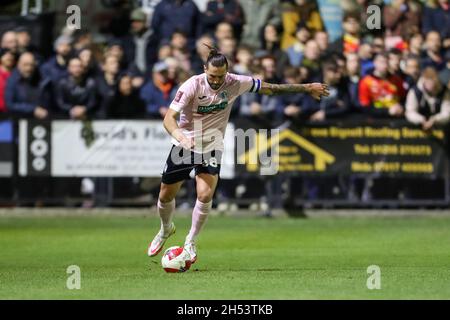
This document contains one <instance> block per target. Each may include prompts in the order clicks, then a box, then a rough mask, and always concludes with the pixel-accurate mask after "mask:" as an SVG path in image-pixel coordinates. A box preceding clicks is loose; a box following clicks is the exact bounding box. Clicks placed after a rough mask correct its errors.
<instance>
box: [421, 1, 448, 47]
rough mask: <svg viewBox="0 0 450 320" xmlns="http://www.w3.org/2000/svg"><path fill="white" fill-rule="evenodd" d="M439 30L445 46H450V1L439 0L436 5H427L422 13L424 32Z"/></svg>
mask: <svg viewBox="0 0 450 320" xmlns="http://www.w3.org/2000/svg"><path fill="white" fill-rule="evenodd" d="M430 31H437V32H439V34H440V36H441V38H442V39H443V42H444V48H446V49H449V48H450V1H449V0H438V1H437V5H436V6H435V7H430V6H425V8H424V10H423V15H422V33H424V34H427V33H428V32H430Z"/></svg>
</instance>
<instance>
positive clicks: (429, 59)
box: [420, 31, 445, 71]
mask: <svg viewBox="0 0 450 320" xmlns="http://www.w3.org/2000/svg"><path fill="white" fill-rule="evenodd" d="M420 64H421V69H422V70H423V69H425V68H426V67H433V68H435V69H436V70H438V71H440V70H443V69H444V68H445V60H444V50H443V49H442V42H441V36H440V34H439V32H437V31H430V32H428V33H427V35H426V37H425V51H424V52H423V54H422V57H421V63H420Z"/></svg>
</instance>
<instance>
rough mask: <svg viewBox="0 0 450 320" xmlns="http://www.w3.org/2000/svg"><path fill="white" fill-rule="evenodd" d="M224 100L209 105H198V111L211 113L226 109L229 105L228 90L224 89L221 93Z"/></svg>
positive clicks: (220, 95)
mask: <svg viewBox="0 0 450 320" xmlns="http://www.w3.org/2000/svg"><path fill="white" fill-rule="evenodd" d="M219 97H220V98H221V99H222V102H220V103H218V104H211V105H209V106H198V110H197V112H198V113H211V112H214V111H220V110H224V109H226V107H227V106H228V92H226V91H224V92H221V93H220V94H219Z"/></svg>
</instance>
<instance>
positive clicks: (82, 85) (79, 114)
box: [56, 58, 97, 120]
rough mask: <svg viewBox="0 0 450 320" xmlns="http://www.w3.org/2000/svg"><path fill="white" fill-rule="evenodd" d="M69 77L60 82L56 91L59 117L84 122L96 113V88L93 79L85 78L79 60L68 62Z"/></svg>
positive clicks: (74, 59)
mask: <svg viewBox="0 0 450 320" xmlns="http://www.w3.org/2000/svg"><path fill="white" fill-rule="evenodd" d="M68 71H69V76H68V77H66V78H63V79H61V80H60V82H59V84H58V86H57V91H56V103H57V108H58V113H59V115H61V116H63V117H64V118H70V119H74V120H84V119H86V117H87V116H88V115H89V114H92V113H93V112H95V111H96V106H97V88H96V83H95V81H94V79H92V78H89V77H86V76H85V70H84V67H83V63H82V62H81V60H80V59H79V58H73V59H71V60H70V61H69V66H68Z"/></svg>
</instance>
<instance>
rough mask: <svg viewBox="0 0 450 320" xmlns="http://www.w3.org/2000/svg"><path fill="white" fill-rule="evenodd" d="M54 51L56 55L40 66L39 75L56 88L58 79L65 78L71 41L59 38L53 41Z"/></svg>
mask: <svg viewBox="0 0 450 320" xmlns="http://www.w3.org/2000/svg"><path fill="white" fill-rule="evenodd" d="M54 49H55V52H56V54H55V55H54V56H53V57H52V58H50V59H49V60H47V62H46V63H44V64H43V65H42V67H41V74H42V75H43V76H44V77H46V78H49V79H50V80H51V81H52V85H53V86H56V84H57V83H58V81H59V80H60V79H62V78H64V77H66V76H67V62H68V60H69V58H70V56H71V54H72V39H71V38H70V37H68V36H60V37H59V38H58V39H56V41H55V45H54Z"/></svg>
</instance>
